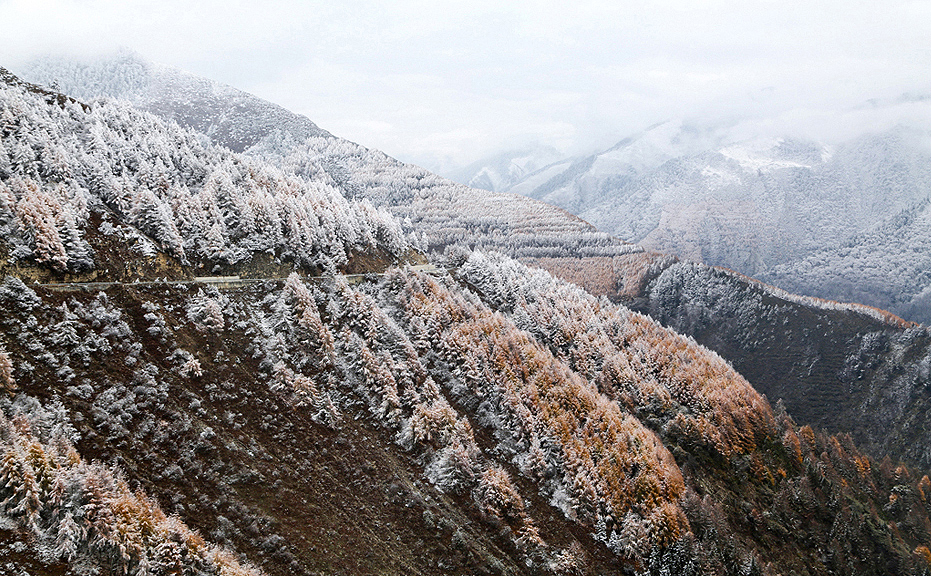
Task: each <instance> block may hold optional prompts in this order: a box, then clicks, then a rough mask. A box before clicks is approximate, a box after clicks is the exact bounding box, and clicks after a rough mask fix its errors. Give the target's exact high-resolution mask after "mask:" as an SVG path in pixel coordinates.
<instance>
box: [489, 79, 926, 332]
mask: <svg viewBox="0 0 931 576" xmlns="http://www.w3.org/2000/svg"><path fill="white" fill-rule="evenodd" d="M903 102H904V103H906V104H909V105H911V104H915V105H919V106H927V104H926V102H925V100H924V99H922V98H920V97H912V98H908V99H906V100H899V101H895V102H874V103H871V105H870V107H869V108H870V109H871V110H872V109H875V114H877V115H879V116H881V115H882V114H883V112H884V111H885V110H886V109H888V108H889V107H895V106H900V105H904V104H903ZM861 121H862V119H861ZM734 133H735V130H734V129H732V128H730V127H727V126H722V127H716V128H702V129H700V128H696V127H695V126H692V125H689V124H684V123H677V122H667V123H664V124H661V125H658V126H654V127H652V128H650V129H648V130H646V131H645V132H643V133H641V134H637V135H634V136H632V137H630V138H627V139H625V140H623V141H621V142H619V143H618V144H617V145H615V146H614V147H612V148H611V149H609V150H606V151H604V152H601V153H598V154H594V155H591V156H587V157H583V158H577V159H571V160H563V161H559V162H555V163H553V164H551V165H549V166H546V167H544V168H542V169H540V170H538V171H537V172H535V173H532V174H529V175H528V176H526V177H525V178H524V179H523V181H520V182H517V183H515V184H513V185H511V186H510V187H508V188H507V190H509V191H511V192H516V193H520V194H524V195H526V196H529V197H532V198H537V199H540V200H544V201H546V202H548V203H551V204H554V205H556V206H561V207H563V208H565V209H566V210H568V211H570V212H572V213H573V214H578V215H579V216H580V217H582V218H583V219H585V220H586V221H589V222H591V223H592V224H594V225H595V226H596V227H598V228H599V229H601V230H604V231H605V232H608V233H611V234H614V235H616V236H617V237H619V238H622V239H625V240H628V241H630V242H636V243H639V244H641V245H642V246H644V247H645V248H647V249H653V250H658V251H661V252H666V253H669V254H675V255H678V256H680V257H682V258H685V259H688V260H692V261H697V262H702V263H705V264H708V265H712V266H723V267H727V268H731V269H734V270H737V271H740V272H742V273H745V274H748V275H751V276H756V277H760V278H764V279H766V280H767V281H770V282H773V283H775V284H777V285H780V286H784V287H786V288H788V289H790V290H791V291H795V292H800V293H804V294H808V295H812V296H819V297H823V298H829V299H834V300H845V301H856V302H863V303H866V304H870V305H873V306H879V307H883V308H889V309H890V310H892V311H893V312H895V313H897V314H901V315H903V316H906V317H908V318H910V319H914V320H917V321H925V322H927V321H931V310H929V309H928V307H927V302H926V300H927V298H926V297H925V296H922V293H923V292H924V291H925V290H927V289H928V288H929V287H931V283H929V280H928V273H929V269H928V267H927V265H926V263H923V256H922V255H921V254H922V253H921V252H920V251H918V252H916V258H917V260H916V258H912V259H909V258H908V257H906V256H905V254H908V253H911V252H912V251H913V250H915V249H916V248H917V247H918V246H921V245H924V244H926V243H927V235H926V234H924V233H923V232H921V231H920V225H917V224H915V225H912V224H909V227H908V231H905V230H900V228H901V227H902V226H903V224H902V220H903V218H904V219H909V222H912V221H914V217H910V216H908V215H909V214H912V215H914V214H917V213H918V212H921V211H922V210H924V208H923V206H924V205H925V202H926V200H927V199H928V198H929V197H931V133H929V132H928V131H926V130H924V129H922V128H919V127H917V126H916V127H910V126H908V125H898V126H893V127H891V128H886V129H883V130H881V131H875V132H874V131H869V130H867V131H866V132H864V133H862V134H860V135H857V136H856V137H852V138H848V139H846V140H844V141H842V142H840V143H836V144H830V145H828V144H823V143H819V142H817V141H814V140H810V139H804V138H798V137H783V138H764V139H752V140H736V141H735V140H734ZM919 220H920V219H919ZM890 261H891V262H890ZM892 262H895V264H893V263H892ZM858 270H863V271H864V275H863V277H862V278H859V279H858V278H857V274H858V273H857V271H858ZM880 270H881V272H880ZM874 271H875V273H874ZM887 279H888V282H887V281H886V280H887Z"/></svg>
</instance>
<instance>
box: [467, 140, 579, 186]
mask: <svg viewBox="0 0 931 576" xmlns="http://www.w3.org/2000/svg"><path fill="white" fill-rule="evenodd" d="M563 157H564V155H563V154H561V153H560V152H559V151H558V150H556V149H555V148H553V147H552V146H544V145H536V146H526V147H523V148H519V149H516V150H510V151H507V152H501V153H499V154H494V155H492V156H489V157H487V158H483V159H481V160H478V161H476V162H473V163H472V164H470V165H468V166H466V167H464V168H460V169H458V170H456V171H454V172H452V173H450V174H449V178H450V180H453V181H455V182H460V183H462V184H465V185H466V186H471V187H472V188H481V189H482V190H490V191H492V192H503V191H505V190H508V189H509V188H511V187H512V186H514V185H515V184H517V183H518V182H521V181H523V180H524V179H525V178H526V177H527V176H529V175H530V174H533V173H535V172H537V171H539V170H540V169H542V168H545V167H546V166H549V165H550V164H553V163H554V162H557V161H559V160H563Z"/></svg>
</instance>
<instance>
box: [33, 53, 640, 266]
mask: <svg viewBox="0 0 931 576" xmlns="http://www.w3.org/2000/svg"><path fill="white" fill-rule="evenodd" d="M23 76H24V77H25V78H26V79H28V80H31V81H34V82H38V83H45V84H48V85H51V83H52V82H57V85H58V86H60V87H62V88H64V89H66V90H73V93H74V94H78V95H80V96H81V97H83V98H97V97H111V98H121V99H126V100H128V101H130V102H133V103H138V104H139V105H140V106H142V108H144V109H145V110H147V111H150V112H152V113H153V114H156V115H158V116H159V117H161V118H163V119H164V120H167V121H174V122H178V123H179V124H180V125H182V126H185V127H189V128H191V129H194V130H196V131H198V132H199V133H202V134H206V135H208V136H209V137H210V138H211V139H212V140H213V141H214V142H215V143H217V144H219V145H221V146H226V147H228V148H230V149H232V150H241V151H243V152H244V153H245V154H246V155H248V156H253V157H257V158H260V159H261V160H263V161H266V162H272V163H274V164H275V165H277V166H280V167H282V168H284V169H285V170H287V171H289V172H292V173H294V174H296V175H298V176H301V177H305V178H307V179H311V180H320V179H323V180H324V181H326V183H327V184H328V185H330V186H333V187H334V188H336V189H338V190H340V192H341V193H342V194H343V195H344V196H345V197H347V198H354V199H368V200H369V201H371V202H372V203H373V204H374V205H375V206H377V207H380V208H385V209H386V210H388V211H390V212H391V213H392V214H394V215H395V216H396V217H397V219H398V220H400V221H402V222H406V221H408V220H409V221H410V222H411V226H412V227H413V228H414V229H416V230H417V231H418V232H419V233H421V234H423V235H424V236H425V237H424V242H425V243H426V246H427V247H428V248H429V249H430V250H439V251H442V250H443V249H444V248H445V247H446V246H449V245H453V244H467V245H469V246H471V247H477V248H485V249H494V250H501V251H504V252H506V253H508V254H511V255H513V256H528V255H529V256H539V255H547V256H559V255H563V256H565V255H571V256H580V255H582V256H584V255H612V254H622V253H626V252H629V251H639V250H640V248H639V247H637V246H634V245H631V244H629V243H625V242H621V241H619V240H617V239H616V238H614V237H613V236H610V235H608V234H605V233H603V232H599V231H598V230H596V229H595V228H594V227H593V226H592V225H591V224H589V223H587V222H585V221H583V220H581V219H579V218H578V217H575V216H573V215H571V214H569V213H568V212H566V211H564V210H561V209H559V208H555V207H553V206H551V205H549V204H545V203H543V202H538V201H533V200H528V199H527V198H524V197H522V196H520V195H516V194H502V193H494V192H487V191H481V190H475V189H472V188H468V187H466V186H463V185H460V184H456V183H454V182H452V181H449V180H446V179H443V178H440V177H438V176H436V175H435V174H432V173H430V172H428V171H426V170H424V169H423V168H420V167H417V166H413V165H410V164H404V163H402V162H399V161H397V160H395V159H393V158H391V157H389V156H387V155H385V154H384V153H382V152H379V151H377V150H369V149H367V148H365V147H363V146H360V145H358V144H355V143H353V142H350V141H348V140H345V139H342V138H338V137H335V136H332V135H330V134H328V133H326V132H323V131H321V130H320V129H319V128H317V127H316V125H315V124H313V123H312V122H311V121H310V120H308V119H306V118H304V117H302V116H298V115H295V114H292V113H290V112H287V111H286V110H283V109H281V108H280V107H279V106H277V105H275V104H272V103H269V102H265V101H262V100H260V99H258V98H256V97H254V96H251V95H249V94H246V93H244V92H241V91H239V90H237V89H235V88H231V87H229V86H224V85H220V84H217V83H215V82H212V81H209V80H204V79H199V78H196V77H193V76H191V75H189V74H186V73H184V72H181V71H179V70H174V69H171V68H167V67H162V66H157V65H154V64H151V63H148V62H147V61H145V60H144V59H142V58H140V57H139V56H137V55H135V54H132V53H126V52H123V53H120V54H117V55H114V56H111V57H104V58H100V59H97V60H93V61H89V62H85V61H76V60H70V59H61V58H57V59H56V58H42V59H39V60H37V61H35V62H34V63H32V64H31V65H29V66H27V67H26V69H25V70H24V74H23ZM231 135H232V136H231Z"/></svg>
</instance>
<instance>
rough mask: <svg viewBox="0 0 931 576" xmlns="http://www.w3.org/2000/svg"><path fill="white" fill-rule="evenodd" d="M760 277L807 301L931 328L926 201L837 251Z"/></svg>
mask: <svg viewBox="0 0 931 576" xmlns="http://www.w3.org/2000/svg"><path fill="white" fill-rule="evenodd" d="M762 278H763V279H764V280H766V281H767V282H771V283H774V284H777V285H779V286H782V287H784V288H785V289H787V290H790V291H795V292H799V293H803V294H808V295H811V296H819V297H825V296H828V295H830V296H831V297H835V298H839V299H842V300H847V301H852V302H857V301H869V302H871V303H873V304H874V305H876V306H879V307H881V308H886V309H889V310H896V311H898V312H899V313H901V314H902V315H903V316H905V317H907V318H911V319H913V320H915V321H917V322H922V323H925V324H931V203H929V200H928V199H925V200H923V201H922V202H920V203H918V204H916V205H914V206H912V207H909V208H907V209H905V210H903V211H902V212H900V213H899V214H896V215H895V216H893V217H890V218H888V219H886V220H884V221H883V222H881V223H879V224H878V225H876V226H874V227H872V228H871V229H869V230H867V231H864V232H861V233H859V234H857V235H856V236H854V237H852V238H850V239H849V240H847V241H846V242H844V243H843V244H841V245H839V246H830V247H825V248H823V249H821V250H818V251H817V252H815V253H813V254H812V255H810V256H808V257H807V258H805V259H804V260H800V261H798V262H790V263H786V264H782V265H780V266H776V267H775V268H773V269H772V270H770V271H768V272H767V273H766V274H764V275H763V276H762Z"/></svg>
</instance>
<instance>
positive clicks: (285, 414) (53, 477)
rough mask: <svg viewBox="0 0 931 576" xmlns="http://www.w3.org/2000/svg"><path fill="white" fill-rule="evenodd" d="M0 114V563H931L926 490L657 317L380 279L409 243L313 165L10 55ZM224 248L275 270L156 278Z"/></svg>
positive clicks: (155, 569) (492, 287) (666, 567)
mask: <svg viewBox="0 0 931 576" xmlns="http://www.w3.org/2000/svg"><path fill="white" fill-rule="evenodd" d="M0 103H2V110H0V119H2V122H3V125H2V137H3V139H2V143H3V152H4V154H2V155H0V158H2V159H0V170H2V172H0V183H2V194H0V198H2V199H3V202H2V204H0V223H2V225H3V233H4V235H3V239H4V243H5V245H6V250H7V256H6V261H7V262H8V268H7V269H6V274H7V277H6V278H5V279H4V280H3V281H2V284H0V307H2V310H3V311H4V314H3V315H2V317H0V323H2V325H3V330H2V333H0V383H2V385H3V387H4V388H5V390H7V391H8V392H9V393H8V394H7V395H6V396H5V397H4V398H3V399H2V400H0V412H2V418H0V442H2V451H3V460H2V466H0V474H2V482H0V496H2V500H0V517H2V526H0V529H2V530H3V536H4V541H3V546H2V548H0V558H2V561H3V565H4V566H7V567H10V569H12V570H32V571H34V572H38V573H48V574H60V573H67V572H71V573H79V574H85V573H94V571H95V570H96V571H98V572H102V573H131V574H149V573H156V574H159V573H165V574H167V573H179V572H182V573H201V574H245V573H256V572H264V573H268V574H302V573H308V574H340V573H343V574H345V573H353V574H376V573H377V574H401V573H404V574H475V573H489V574H525V573H535V574H611V573H615V574H631V573H639V574H663V573H676V574H709V573H719V574H776V573H790V572H791V571H794V572H795V573H798V574H829V573H838V572H843V573H857V574H888V573H902V574H905V573H915V574H920V573H923V572H924V571H926V570H927V568H928V565H929V564H928V562H929V559H931V552H928V548H927V546H928V543H929V542H931V521H929V512H931V510H929V504H928V503H927V498H926V495H927V492H928V490H929V489H931V481H929V480H928V479H927V477H925V476H922V475H921V474H920V473H918V472H915V471H912V470H909V469H908V468H906V467H905V466H896V465H894V464H892V463H891V462H889V461H888V460H886V461H882V462H880V461H876V460H873V459H871V458H870V457H868V456H866V455H864V454H862V453H861V452H860V451H859V450H858V449H857V448H856V447H855V445H854V444H853V443H852V442H851V440H850V439H849V437H845V436H836V437H832V436H826V435H822V434H819V433H816V432H814V431H813V430H812V429H811V428H810V427H807V426H798V425H797V424H795V423H794V422H793V421H792V419H791V418H789V416H788V415H787V414H785V413H784V412H783V411H781V410H779V409H776V410H773V408H772V407H771V406H770V405H769V404H768V402H767V401H766V400H765V398H763V397H762V396H761V395H760V394H759V393H757V392H756V391H755V390H754V389H753V388H752V387H751V386H750V385H749V384H748V382H747V381H746V380H744V378H743V377H742V376H740V375H739V374H738V373H737V372H735V371H734V370H733V369H732V368H731V367H730V366H729V365H728V364H727V363H726V362H724V361H723V360H722V359H721V358H720V357H719V356H717V355H716V354H714V353H712V352H710V351H708V350H707V349H705V348H702V347H701V346H699V345H697V344H695V343H694V342H693V341H691V340H689V339H688V338H684V337H682V336H679V335H677V334H675V333H674V332H672V331H670V330H667V329H664V328H662V327H661V326H660V325H659V324H657V323H655V322H654V321H652V320H650V319H649V318H647V317H646V316H642V315H640V314H637V313H635V312H632V311H630V310H629V309H627V308H624V307H622V306H619V305H615V304H611V303H609V302H607V301H605V300H598V299H595V298H594V297H592V296H591V295H589V294H588V293H586V292H584V291H582V290H580V289H579V288H576V287H575V286H572V285H570V284H567V283H565V282H561V281H558V280H556V279H554V278H553V277H552V276H549V275H548V274H546V273H544V272H542V271H538V270H532V269H529V268H527V267H525V266H523V265H521V264H519V263H517V262H515V261H513V260H510V259H509V258H507V257H505V256H500V255H486V254H484V253H482V252H471V253H470V252H469V251H468V250H467V249H465V248H458V249H457V250H451V251H448V252H447V260H448V262H447V263H449V264H453V265H455V268H456V271H455V272H454V274H452V275H443V276H441V277H439V278H433V277H431V276H429V275H425V274H423V273H421V272H417V271H415V270H413V269H411V268H408V267H404V266H403V265H402V266H400V267H397V268H393V269H390V270H388V271H387V272H386V273H384V274H383V275H381V276H379V275H377V274H375V273H374V272H376V271H380V270H381V269H383V267H384V266H385V265H387V264H392V263H402V262H403V261H404V259H405V258H408V257H409V255H410V254H411V251H412V249H413V248H416V246H417V241H418V240H417V238H415V237H412V236H411V235H409V234H407V233H405V231H404V229H403V226H402V224H400V223H397V222H396V221H395V220H393V218H392V217H391V216H389V215H387V214H385V213H382V212H379V211H377V210H375V209H374V208H372V207H371V205H369V204H367V202H365V201H362V202H360V201H356V200H346V199H345V198H344V197H343V196H342V195H340V194H339V193H336V192H335V191H334V189H333V188H332V187H331V184H329V180H328V179H327V178H326V177H323V176H321V178H319V179H316V180H314V179H310V178H308V177H307V176H304V177H297V176H294V175H293V174H291V173H289V172H287V171H281V170H280V169H279V168H275V167H273V166H270V165H268V164H265V163H261V162H259V161H258V160H256V159H250V158H246V157H243V156H239V155H236V154H234V153H232V152H230V151H229V150H226V149H222V148H218V147H215V146H213V145H211V144H209V143H207V142H205V141H203V140H202V139H200V138H198V137H197V136H196V135H195V134H194V133H191V132H185V131H184V130H181V129H179V128H178V127H177V126H172V125H167V124H164V123H163V122H161V121H160V120H158V119H157V118H154V117H152V116H150V115H147V114H144V113H140V112H138V111H135V110H133V109H131V108H127V107H125V106H123V105H114V104H108V103H102V102H97V103H94V104H92V105H91V106H87V105H83V104H81V103H79V102H77V101H73V100H69V99H68V98H65V97H62V96H60V95H58V94H56V93H52V92H49V91H46V90H43V89H41V88H38V87H35V86H31V85H26V84H24V83H21V82H19V81H18V80H16V79H15V78H14V77H12V76H10V75H9V74H6V73H4V74H3V86H2V90H0ZM396 186H398V187H399V188H401V187H402V186H403V185H402V184H401V183H398V184H396ZM372 254H381V256H380V257H378V258H372V257H371V255H372ZM630 257H642V256H638V255H631V256H630ZM127 260H129V261H130V262H127ZM256 262H258V263H259V264H262V263H265V265H257V264H256ZM136 263H139V265H136ZM237 266H242V267H244V268H243V269H252V270H257V271H259V272H260V273H261V274H264V275H269V276H272V278H271V279H269V280H265V281H256V282H253V283H249V284H245V285H233V287H228V286H226V285H224V287H222V288H217V287H211V286H209V285H205V284H202V283H201V284H198V283H179V282H174V281H167V282H166V281H158V280H159V278H161V279H164V278H165V277H166V276H167V277H169V278H170V279H174V278H190V277H193V276H195V275H197V274H198V270H209V271H214V270H216V271H217V272H227V271H234V270H236V267H237ZM353 266H357V267H361V268H363V269H368V270H370V271H371V272H372V274H370V275H369V276H368V277H367V279H366V280H365V281H364V282H362V283H361V284H357V285H349V284H347V282H346V281H345V279H344V278H343V277H342V276H340V275H339V274H338V272H340V271H348V270H350V269H351V268H352V267H353ZM647 268H649V266H648V267H647ZM42 270H44V272H40V271H42ZM128 270H132V272H131V273H130V272H128ZM166 270H167V271H170V273H169V272H166ZM357 270H358V268H357ZM24 271H25V272H24ZM659 271H660V270H659V269H658V268H657V270H655V272H659ZM286 272H288V274H287V277H285V273H286ZM320 273H322V276H321V277H314V276H315V275H317V274H320ZM20 275H22V277H25V278H27V279H29V280H30V282H32V281H33V280H35V279H39V280H44V281H55V282H58V283H57V284H55V283H52V284H40V285H33V286H32V287H30V286H27V285H26V284H24V283H23V281H22V279H21V277H20ZM628 276H629V277H630V278H633V277H634V276H635V275H634V274H633V273H631V274H628ZM89 278H94V279H97V280H124V281H125V280H130V279H133V280H137V279H138V280H146V281H151V282H126V283H115V284H108V285H106V286H99V285H97V286H88V285H68V284H62V283H60V282H62V281H68V280H74V279H81V280H83V279H89ZM247 562H251V563H252V564H253V565H255V566H256V568H251V567H249V565H248V564H247Z"/></svg>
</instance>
